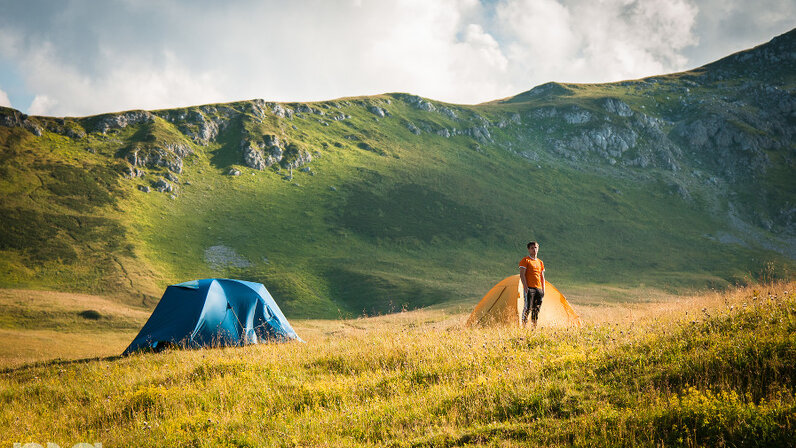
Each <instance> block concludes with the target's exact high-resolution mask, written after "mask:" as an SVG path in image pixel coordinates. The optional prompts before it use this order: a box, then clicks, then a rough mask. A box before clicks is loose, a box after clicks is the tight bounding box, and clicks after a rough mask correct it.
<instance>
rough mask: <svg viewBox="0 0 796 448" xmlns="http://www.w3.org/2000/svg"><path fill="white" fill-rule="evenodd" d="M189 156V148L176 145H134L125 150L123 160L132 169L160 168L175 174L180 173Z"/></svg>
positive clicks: (191, 152)
mask: <svg viewBox="0 0 796 448" xmlns="http://www.w3.org/2000/svg"><path fill="white" fill-rule="evenodd" d="M191 154H193V151H191V148H189V147H188V146H186V145H181V144H177V143H165V144H160V145H150V144H145V143H136V144H134V145H133V146H132V147H130V148H129V149H128V150H127V152H126V154H125V159H127V161H128V162H130V164H131V165H133V167H136V166H141V167H149V168H156V167H161V166H162V167H166V168H168V169H169V170H171V171H173V172H175V173H182V167H183V159H184V158H185V157H188V156H189V155H191ZM131 173H132V171H131ZM136 177H137V176H136Z"/></svg>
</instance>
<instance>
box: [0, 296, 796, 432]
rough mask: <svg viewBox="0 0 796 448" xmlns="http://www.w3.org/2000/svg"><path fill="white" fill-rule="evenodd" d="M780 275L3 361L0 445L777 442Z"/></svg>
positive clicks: (792, 359) (786, 346)
mask: <svg viewBox="0 0 796 448" xmlns="http://www.w3.org/2000/svg"><path fill="white" fill-rule="evenodd" d="M794 286H796V284H794V283H792V282H791V283H790V284H776V285H770V284H769V285H764V286H760V285H755V286H754V287H753V288H747V289H742V290H737V291H733V292H732V293H729V294H717V293H711V294H707V295H702V296H697V297H688V298H682V299H681V300H679V301H678V302H676V303H671V302H669V303H668V304H665V305H664V304H651V305H648V306H636V307H635V309H634V312H633V313H628V312H627V311H628V310H624V311H623V312H622V313H621V314H619V313H615V314H613V315H610V316H607V315H606V313H605V312H604V313H601V316H602V318H601V319H590V320H589V321H588V324H587V325H586V326H585V327H584V328H582V329H562V328H556V327H551V328H540V329H538V330H537V331H533V332H531V331H525V330H520V329H467V328H464V327H463V326H462V325H461V322H462V321H463V320H464V318H465V316H464V315H456V316H450V315H446V314H445V313H441V312H439V311H430V310H420V311H414V312H408V313H397V314H393V315H389V316H380V317H375V318H366V319H355V320H345V321H327V322H320V321H314V322H301V321H299V322H296V328H297V330H298V331H299V333H300V334H301V335H302V336H303V337H304V338H306V340H307V343H306V344H298V343H297V344H273V345H257V346H249V347H239V348H227V349H214V350H195V351H181V350H176V351H167V352H165V353H158V354H139V355H135V356H131V357H127V358H105V359H87V360H82V361H77V362H67V361H52V362H45V363H40V364H37V365H27V366H22V367H16V368H9V369H6V370H4V371H2V372H0V400H2V403H3V406H2V407H0V445H2V446H11V445H12V444H14V443H22V444H24V443H29V442H33V443H40V444H42V445H44V444H45V443H46V442H48V441H49V442H52V443H57V444H59V445H61V446H70V445H71V444H74V443H78V442H87V443H102V444H103V446H131V445H135V446H140V447H148V446H175V447H177V446H198V447H210V446H222V445H223V446H236V447H251V446H325V445H328V446H396V447H400V446H415V447H422V446H434V447H439V446H473V445H489V446H584V447H586V446H650V447H651V446H661V445H665V446H722V445H724V446H761V447H763V446H765V447H768V446H789V444H791V442H792V434H793V431H794V425H796V419H794V416H795V415H796V398H795V397H796V396H795V395H794V374H795V373H796V372H795V371H794V366H795V365H796V352H794V350H793V347H794V342H796V341H794V330H796V295H795V294H794V289H793V288H794ZM607 314H610V313H607ZM631 316H632V318H630V317H631Z"/></svg>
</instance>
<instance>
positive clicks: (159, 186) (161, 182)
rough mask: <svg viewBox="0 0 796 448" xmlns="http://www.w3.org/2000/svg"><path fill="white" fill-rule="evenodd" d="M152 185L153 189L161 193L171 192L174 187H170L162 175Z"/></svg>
mask: <svg viewBox="0 0 796 448" xmlns="http://www.w3.org/2000/svg"><path fill="white" fill-rule="evenodd" d="M152 186H153V187H154V188H155V190H157V191H159V192H161V193H167V192H168V193H171V192H172V191H173V190H174V187H172V185H171V184H170V183H168V182H167V181H166V179H163V178H162V177H161V178H160V179H158V180H157V182H155V183H154V184H153V185H152Z"/></svg>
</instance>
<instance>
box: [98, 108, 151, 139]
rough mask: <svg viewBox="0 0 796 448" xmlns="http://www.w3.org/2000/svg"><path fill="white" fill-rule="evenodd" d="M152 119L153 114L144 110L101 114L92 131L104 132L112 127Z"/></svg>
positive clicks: (122, 126) (122, 127)
mask: <svg viewBox="0 0 796 448" xmlns="http://www.w3.org/2000/svg"><path fill="white" fill-rule="evenodd" d="M154 120H155V116H154V115H152V114H151V113H150V112H147V111H145V110H132V111H130V112H124V113H121V114H108V115H102V116H101V117H100V118H99V120H98V121H97V123H96V125H95V126H94V131H95V132H100V133H102V134H105V133H107V132H108V131H110V130H112V129H124V128H126V127H127V126H130V125H133V124H140V123H151V122H152V121H154Z"/></svg>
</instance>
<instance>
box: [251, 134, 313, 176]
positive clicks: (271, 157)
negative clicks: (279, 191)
mask: <svg viewBox="0 0 796 448" xmlns="http://www.w3.org/2000/svg"><path fill="white" fill-rule="evenodd" d="M241 150H242V153H243V163H244V165H246V166H248V167H249V168H253V169H256V170H264V169H266V168H268V167H271V166H273V165H276V164H279V165H280V166H281V167H283V168H298V167H300V166H302V165H305V164H307V163H309V162H310V161H312V155H311V154H310V153H309V152H307V151H305V150H303V149H301V148H299V146H297V145H296V144H291V143H288V142H286V141H284V140H283V139H280V138H279V137H277V136H276V135H271V134H267V135H263V136H261V137H252V136H249V135H247V136H245V137H244V138H243V139H241Z"/></svg>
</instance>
